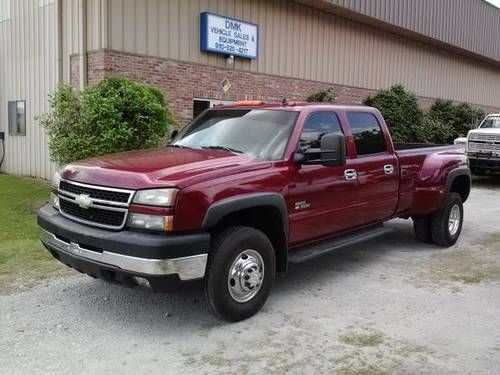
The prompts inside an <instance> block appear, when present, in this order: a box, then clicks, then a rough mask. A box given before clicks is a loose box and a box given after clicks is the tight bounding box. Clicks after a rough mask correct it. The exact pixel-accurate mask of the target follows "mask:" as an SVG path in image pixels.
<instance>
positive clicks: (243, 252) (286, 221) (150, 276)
mask: <svg viewBox="0 0 500 375" xmlns="http://www.w3.org/2000/svg"><path fill="white" fill-rule="evenodd" d="M470 181H471V178H470V170H469V168H468V165H467V160H466V157H465V155H463V152H461V151H460V150H459V149H457V148H456V146H444V147H428V146H425V145H394V144H393V142H392V140H391V136H390V134H389V130H388V128H387V125H386V123H385V121H384V119H383V117H382V115H381V114H380V113H379V111H377V110H376V109H374V108H370V107H363V106H340V105H330V104H301V103H283V104H265V103H263V102H259V101H246V102H238V103H236V104H234V105H229V106H218V107H214V108H212V109H209V110H207V111H205V112H203V113H202V114H201V115H200V116H198V117H197V118H196V119H195V120H194V121H193V122H192V123H191V124H190V125H188V126H186V127H184V128H183V129H182V130H181V131H179V132H178V134H176V135H175V136H174V137H173V138H172V139H171V141H170V143H169V144H168V145H167V146H166V147H162V148H157V149H149V150H139V151H131V152H126V153H120V154H113V155H107V156H102V157H96V158H93V159H89V160H85V161H80V162H75V163H72V164H70V165H67V166H66V167H64V168H62V169H61V170H60V171H59V172H58V173H56V175H55V176H54V179H53V182H52V189H53V191H52V193H51V199H50V202H49V204H47V205H46V206H44V207H42V208H41V209H40V211H39V213H38V224H39V226H40V233H41V234H40V235H41V240H42V242H43V244H44V245H45V246H46V248H47V249H48V251H50V253H51V254H52V255H53V256H54V258H56V259H57V260H59V261H61V262H62V263H64V264H66V265H68V266H69V267H72V268H74V269H76V270H78V271H80V272H82V273H86V274H88V275H90V276H92V277H95V278H101V279H104V280H107V281H110V282H118V283H121V284H124V285H127V286H137V285H143V284H145V285H147V286H149V287H150V288H151V289H153V290H154V291H172V290H178V289H180V287H181V286H185V285H191V284H195V285H199V286H200V287H203V289H204V293H205V296H206V300H207V302H208V305H209V306H210V308H211V309H212V311H213V312H214V313H215V314H216V315H218V316H219V317H221V318H223V319H226V320H228V321H238V320H242V319H245V318H248V317H250V316H252V315H254V314H255V313H256V312H258V311H259V310H260V309H261V307H262V306H263V305H264V303H265V301H266V299H267V298H268V295H269V293H270V290H271V287H272V285H273V282H274V280H275V277H276V275H284V274H285V273H286V272H287V267H288V264H289V263H291V262H302V261H305V260H308V259H310V258H313V257H316V256H319V255H322V254H326V253H329V252H331V251H333V250H335V249H339V248H342V247H345V246H348V245H352V244H354V243H358V242H360V241H368V240H370V239H373V238H375V237H377V236H380V235H383V234H384V233H385V232H386V229H385V228H384V226H383V223H384V222H385V221H388V220H391V219H393V218H406V219H408V218H412V219H413V225H414V230H415V235H416V238H417V239H418V240H420V241H422V242H426V243H434V244H436V245H439V246H451V245H453V244H454V243H455V242H456V241H457V239H458V237H459V235H460V232H461V228H462V222H463V216H464V215H463V214H464V212H463V202H465V201H466V200H467V198H468V196H469V192H470Z"/></svg>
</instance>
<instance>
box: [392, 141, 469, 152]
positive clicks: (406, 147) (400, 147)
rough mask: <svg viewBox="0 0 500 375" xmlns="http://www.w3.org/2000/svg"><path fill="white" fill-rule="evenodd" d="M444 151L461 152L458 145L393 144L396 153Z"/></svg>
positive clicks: (460, 147) (461, 148)
mask: <svg viewBox="0 0 500 375" xmlns="http://www.w3.org/2000/svg"><path fill="white" fill-rule="evenodd" d="M427 149H428V151H429V152H436V151H445V150H463V147H462V146H460V145H444V144H434V143H394V150H396V151H409V152H411V151H417V150H418V151H419V152H425V151H426V150H427Z"/></svg>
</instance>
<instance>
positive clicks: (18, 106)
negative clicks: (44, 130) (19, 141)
mask: <svg viewBox="0 0 500 375" xmlns="http://www.w3.org/2000/svg"><path fill="white" fill-rule="evenodd" d="M8 111H9V134H10V135H26V102H25V101H24V100H16V101H12V102H9V106H8Z"/></svg>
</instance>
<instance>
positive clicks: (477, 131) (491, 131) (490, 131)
mask: <svg viewBox="0 0 500 375" xmlns="http://www.w3.org/2000/svg"><path fill="white" fill-rule="evenodd" d="M470 134H496V135H500V129H498V128H484V129H473V130H470V131H469V135H470Z"/></svg>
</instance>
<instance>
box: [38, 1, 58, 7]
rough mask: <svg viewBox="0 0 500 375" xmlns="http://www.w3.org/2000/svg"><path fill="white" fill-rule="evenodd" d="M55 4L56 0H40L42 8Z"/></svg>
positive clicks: (39, 3) (39, 4)
mask: <svg viewBox="0 0 500 375" xmlns="http://www.w3.org/2000/svg"><path fill="white" fill-rule="evenodd" d="M55 2H56V0H38V6H39V7H40V8H41V7H44V6H47V5H50V4H54V3H55Z"/></svg>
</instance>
